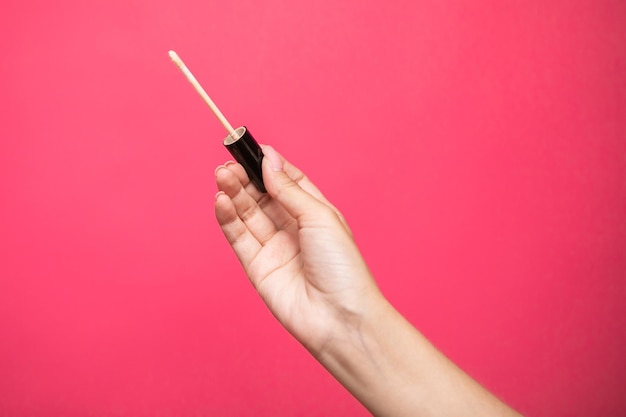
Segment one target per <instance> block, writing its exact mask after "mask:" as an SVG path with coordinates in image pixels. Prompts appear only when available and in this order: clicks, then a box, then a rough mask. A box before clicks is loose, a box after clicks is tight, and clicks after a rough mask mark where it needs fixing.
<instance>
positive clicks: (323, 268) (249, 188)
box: [215, 146, 384, 355]
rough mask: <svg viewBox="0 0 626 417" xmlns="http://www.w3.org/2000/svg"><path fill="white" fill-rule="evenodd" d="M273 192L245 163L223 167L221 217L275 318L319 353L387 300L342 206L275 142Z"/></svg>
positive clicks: (268, 151)
mask: <svg viewBox="0 0 626 417" xmlns="http://www.w3.org/2000/svg"><path fill="white" fill-rule="evenodd" d="M263 152H264V154H265V158H264V159H263V178H264V182H265V186H266V188H267V191H268V193H267V194H262V193H260V192H259V191H258V190H257V189H256V188H255V187H254V185H253V184H252V183H250V181H249V179H248V177H247V175H246V173H245V171H244V169H243V167H242V166H241V165H239V164H236V163H233V162H230V163H226V164H225V165H223V166H220V167H218V168H217V170H216V172H215V175H216V181H217V186H218V189H219V190H220V191H219V192H218V193H217V195H216V196H215V198H216V201H215V214H216V217H217V220H218V222H219V224H220V226H221V228H222V231H223V232H224V235H225V236H226V239H227V240H228V242H229V243H230V244H231V245H232V247H233V249H234V251H235V253H236V255H237V257H238V258H239V260H240V262H241V264H242V265H243V267H244V269H245V271H246V274H247V275H248V277H249V278H250V281H251V282H252V284H253V285H254V287H255V288H256V290H257V291H258V293H259V294H260V296H261V297H262V298H263V300H264V301H265V303H266V304H267V306H268V307H269V309H270V310H271V312H272V313H273V314H274V316H275V317H276V318H277V319H278V320H279V321H280V322H281V323H282V324H283V326H284V327H285V328H286V329H287V330H288V331H289V332H291V333H292V334H293V335H294V336H295V337H296V338H297V339H298V340H299V341H300V342H301V343H302V344H303V345H304V346H305V347H306V348H307V349H309V350H310V351H311V352H312V353H313V354H314V355H316V354H319V353H320V352H321V351H322V350H323V349H324V347H325V346H326V345H327V344H328V343H329V341H331V340H333V338H334V336H335V333H336V332H338V331H343V329H345V327H346V324H347V323H349V324H350V325H354V326H357V327H358V323H354V322H355V321H358V320H360V318H361V317H363V313H364V312H365V311H368V310H371V309H372V308H374V307H375V306H376V305H377V304H379V302H380V301H382V300H384V299H383V297H382V295H381V294H380V292H379V291H378V288H377V287H376V284H375V283H374V280H373V278H372V276H371V274H370V272H369V270H368V268H367V266H366V265H365V262H364V261H363V258H362V257H361V254H360V253H359V250H358V249H357V247H356V245H355V243H354V240H353V238H352V234H351V232H350V229H349V228H348V226H347V224H346V222H345V220H344V219H343V216H342V215H341V214H340V213H339V211H338V210H337V209H336V208H335V207H334V206H333V205H332V204H331V203H330V202H329V201H328V200H327V199H326V198H325V197H324V196H323V195H322V193H321V192H320V191H319V190H318V189H317V188H316V187H315V185H313V183H311V181H309V179H308V178H307V177H306V176H304V174H303V173H302V172H300V170H298V169H297V168H296V167H294V166H293V165H291V164H290V163H289V162H287V161H286V160H285V159H284V158H282V157H281V156H280V155H279V154H278V153H277V152H276V151H275V150H274V149H273V148H272V147H270V146H265V147H263Z"/></svg>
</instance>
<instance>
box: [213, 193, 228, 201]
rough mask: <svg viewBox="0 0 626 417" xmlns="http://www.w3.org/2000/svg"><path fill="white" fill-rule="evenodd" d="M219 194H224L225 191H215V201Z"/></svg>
mask: <svg viewBox="0 0 626 417" xmlns="http://www.w3.org/2000/svg"><path fill="white" fill-rule="evenodd" d="M221 195H226V193H225V192H224V191H218V192H217V193H215V201H217V199H218V198H220V196H221Z"/></svg>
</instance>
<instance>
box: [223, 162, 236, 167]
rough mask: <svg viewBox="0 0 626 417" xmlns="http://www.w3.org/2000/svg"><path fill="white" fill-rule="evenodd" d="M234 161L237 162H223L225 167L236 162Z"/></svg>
mask: <svg viewBox="0 0 626 417" xmlns="http://www.w3.org/2000/svg"><path fill="white" fill-rule="evenodd" d="M236 163H237V162H235V161H226V162H224V166H225V167H227V166H229V165H234V164H236Z"/></svg>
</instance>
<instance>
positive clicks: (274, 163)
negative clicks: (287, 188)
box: [263, 145, 283, 171]
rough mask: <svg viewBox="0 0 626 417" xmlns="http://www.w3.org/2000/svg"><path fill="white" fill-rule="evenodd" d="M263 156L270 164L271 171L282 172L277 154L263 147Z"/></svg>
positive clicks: (271, 149)
mask: <svg viewBox="0 0 626 417" xmlns="http://www.w3.org/2000/svg"><path fill="white" fill-rule="evenodd" d="M263 155H265V157H266V158H267V160H268V161H269V162H270V166H271V167H272V171H282V170H283V161H281V160H280V156H279V155H278V153H277V152H276V151H275V150H274V148H272V147H271V146H269V145H264V146H263Z"/></svg>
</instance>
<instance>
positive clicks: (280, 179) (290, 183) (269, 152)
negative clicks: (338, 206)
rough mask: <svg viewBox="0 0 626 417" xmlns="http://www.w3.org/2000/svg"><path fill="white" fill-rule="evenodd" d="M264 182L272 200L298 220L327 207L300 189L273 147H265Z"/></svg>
mask: <svg viewBox="0 0 626 417" xmlns="http://www.w3.org/2000/svg"><path fill="white" fill-rule="evenodd" d="M263 154H264V155H265V157H264V158H263V162H262V170H263V182H264V183H265V188H266V189H267V192H268V193H269V195H270V196H272V198H274V199H275V200H277V201H278V202H279V203H280V205H281V206H283V208H284V209H285V210H286V211H287V213H289V215H291V217H293V218H294V219H296V220H299V219H300V218H301V217H302V216H305V215H307V214H310V213H312V212H315V211H316V210H320V208H324V209H325V208H327V206H326V205H325V204H323V203H321V202H320V201H319V200H317V199H316V198H315V197H313V196H312V195H311V194H309V193H308V192H306V191H305V190H303V189H302V187H300V185H299V184H298V183H297V182H296V180H295V179H294V178H291V177H290V176H289V175H287V173H286V172H285V170H284V169H283V166H284V162H285V161H284V159H283V158H282V157H281V156H280V155H279V154H278V152H276V150H275V149H274V148H272V147H271V146H268V145H265V146H263Z"/></svg>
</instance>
